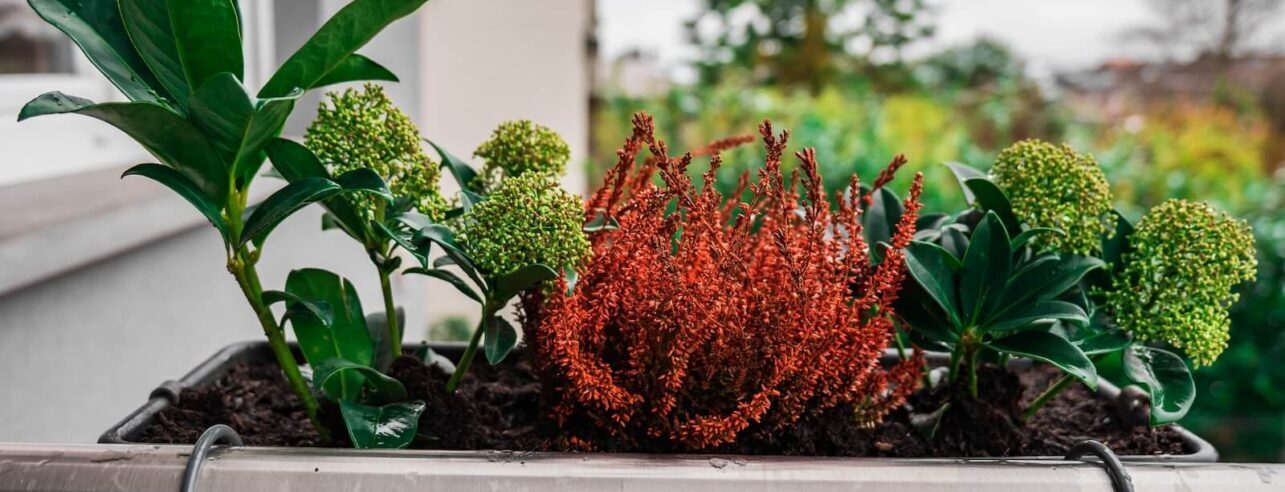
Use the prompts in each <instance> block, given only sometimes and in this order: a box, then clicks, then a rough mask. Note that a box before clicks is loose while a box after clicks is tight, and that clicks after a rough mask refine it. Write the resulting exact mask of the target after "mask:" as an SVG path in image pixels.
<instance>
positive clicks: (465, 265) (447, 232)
mask: <svg viewBox="0 0 1285 492" xmlns="http://www.w3.org/2000/svg"><path fill="white" fill-rule="evenodd" d="M420 241H432V242H434V243H437V244H438V245H440V246H441V247H442V251H443V252H445V253H446V255H447V256H449V257H450V258H451V261H453V262H455V266H457V267H459V269H460V270H462V271H464V274H466V275H468V277H469V278H470V279H472V280H473V283H475V284H477V285H479V286H487V283H486V281H484V280H483V279H482V275H481V272H480V271H479V270H478V268H477V265H475V264H474V263H473V260H472V259H470V258H469V257H468V255H467V254H465V253H464V251H463V250H462V249H460V246H459V245H458V244H456V243H455V233H454V232H451V229H450V228H448V227H446V226H444V225H441V224H428V225H426V226H424V227H421V228H420V229H419V230H417V231H415V239H414V242H420Z"/></svg>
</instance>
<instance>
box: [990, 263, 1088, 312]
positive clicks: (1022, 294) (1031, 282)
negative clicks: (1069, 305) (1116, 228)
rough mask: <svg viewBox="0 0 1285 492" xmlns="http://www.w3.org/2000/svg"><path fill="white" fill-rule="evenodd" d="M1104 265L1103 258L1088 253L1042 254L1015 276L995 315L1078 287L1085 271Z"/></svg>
mask: <svg viewBox="0 0 1285 492" xmlns="http://www.w3.org/2000/svg"><path fill="white" fill-rule="evenodd" d="M1103 266H1104V263H1102V260H1099V259H1097V258H1093V257H1089V256H1074V255H1068V256H1042V257H1040V258H1038V259H1036V260H1034V261H1032V262H1031V263H1029V264H1028V265H1027V267H1026V268H1023V269H1021V270H1020V271H1019V272H1018V273H1016V274H1015V275H1014V276H1013V279H1012V281H1011V282H1010V283H1009V288H1008V291H1007V292H1006V293H1005V294H1004V299H1003V300H1002V301H1000V305H1001V308H1000V309H999V310H997V312H996V315H997V316H1003V315H1004V313H1006V312H1007V311H1008V310H1010V309H1016V308H1017V307H1019V306H1024V305H1027V304H1029V303H1032V302H1039V301H1044V300H1048V299H1053V298H1055V297H1058V296H1060V295H1062V294H1063V293H1065V292H1066V291H1067V290H1068V289H1070V288H1072V287H1075V286H1076V284H1078V283H1079V282H1080V279H1082V278H1084V275H1085V274H1087V273H1088V272H1090V271H1092V270H1095V269H1098V268H1102V267H1103Z"/></svg>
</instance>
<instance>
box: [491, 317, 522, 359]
mask: <svg viewBox="0 0 1285 492" xmlns="http://www.w3.org/2000/svg"><path fill="white" fill-rule="evenodd" d="M484 336H485V339H484V341H483V349H484V350H483V351H484V352H486V361H487V362H490V363H491V365H495V364H499V363H500V362H503V361H504V358H505V357H507V356H508V355H509V352H512V351H513V347H514V346H516V345H517V344H518V331H517V330H515V329H514V328H513V325H511V324H509V322H508V321H507V320H505V319H504V318H501V317H499V316H492V317H491V320H490V322H489V323H486V332H485V334H484Z"/></svg>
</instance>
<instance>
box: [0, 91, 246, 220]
mask: <svg viewBox="0 0 1285 492" xmlns="http://www.w3.org/2000/svg"><path fill="white" fill-rule="evenodd" d="M65 113H74V114H79V115H84V116H89V117H91V118H97V119H99V120H102V121H105V122H107V123H109V124H111V125H112V126H114V127H116V128H117V129H119V130H121V131H123V132H125V133H126V134H128V135H129V136H130V137H132V138H133V139H134V140H135V141H137V142H138V143H139V144H141V145H142V146H143V147H144V148H146V149H147V150H148V152H151V153H152V155H153V156H156V158H157V159H159V160H160V161H161V163H162V164H165V165H167V166H169V167H171V168H173V169H174V170H176V171H178V172H179V173H181V174H183V176H186V177H187V178H188V179H189V180H191V181H192V183H194V184H196V185H197V187H199V188H200V189H201V192H202V193H203V194H204V195H205V197H206V198H207V199H208V200H210V201H211V202H213V203H214V204H215V205H217V206H218V207H219V208H223V205H224V204H225V203H226V202H227V194H228V193H227V191H228V190H227V185H228V168H227V165H226V164H225V163H224V162H223V161H222V160H221V159H219V154H218V152H216V151H215V149H214V147H212V146H211V145H210V144H209V142H208V141H207V140H206V138H205V135H204V134H203V133H202V132H201V130H200V129H198V128H197V127H196V126H194V125H193V124H192V123H190V122H188V121H187V120H186V119H184V118H183V117H181V116H179V115H178V114H176V113H174V112H173V111H170V110H169V109H166V108H165V107H164V106H160V105H157V104H151V103H102V104H94V102H93V101H90V100H88V99H83V98H79V97H75V96H68V95H66V94H63V93H61V92H49V93H45V94H43V95H41V96H40V97H37V98H35V99H33V100H32V101H31V102H29V103H27V105H26V106H24V107H23V108H22V111H21V112H19V113H18V121H22V120H25V119H27V118H32V117H35V116H43V115H48V114H65Z"/></svg>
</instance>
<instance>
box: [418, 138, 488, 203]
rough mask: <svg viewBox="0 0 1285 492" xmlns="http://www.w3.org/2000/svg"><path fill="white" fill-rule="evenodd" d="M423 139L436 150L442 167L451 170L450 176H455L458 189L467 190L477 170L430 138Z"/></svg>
mask: <svg viewBox="0 0 1285 492" xmlns="http://www.w3.org/2000/svg"><path fill="white" fill-rule="evenodd" d="M424 141H425V142H428V144H429V145H432V146H433V150H436V151H437V155H438V156H440V157H441V158H442V167H444V168H446V169H447V170H448V171H450V172H451V176H452V177H454V178H455V184H457V185H459V187H460V190H461V191H467V190H468V189H469V186H470V185H471V184H472V183H473V180H474V179H477V171H474V170H473V167H472V166H469V165H468V163H467V162H464V160H463V159H460V158H458V157H455V155H453V154H451V153H450V152H447V151H446V149H443V148H442V147H441V146H439V145H437V144H435V143H433V141H432V140H429V139H424Z"/></svg>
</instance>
